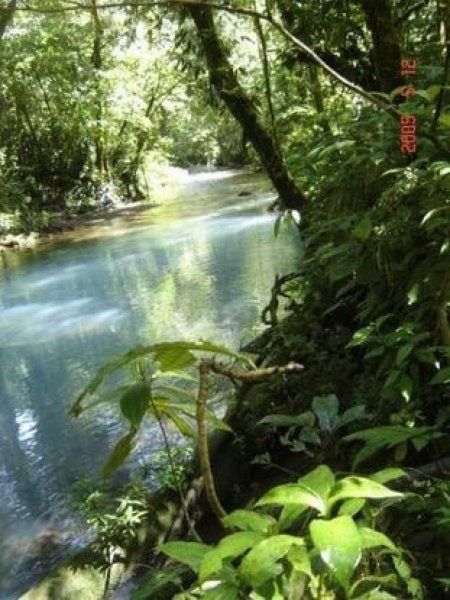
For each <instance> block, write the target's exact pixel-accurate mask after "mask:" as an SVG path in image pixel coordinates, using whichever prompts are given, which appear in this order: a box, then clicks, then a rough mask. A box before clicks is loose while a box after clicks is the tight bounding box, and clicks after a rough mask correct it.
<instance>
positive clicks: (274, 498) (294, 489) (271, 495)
mask: <svg viewBox="0 0 450 600" xmlns="http://www.w3.org/2000/svg"><path fill="white" fill-rule="evenodd" d="M267 504H281V505H283V506H284V505H286V504H296V505H298V504H300V505H303V506H310V507H311V508H314V509H316V510H317V511H319V512H320V513H323V512H324V511H325V502H324V500H323V498H321V497H320V495H319V494H317V493H316V492H313V491H312V490H310V489H309V488H307V487H306V486H304V485H301V484H299V483H287V484H285V485H279V486H277V487H274V488H272V489H271V490H270V491H268V492H267V494H265V495H264V496H263V497H262V498H261V499H260V500H259V501H258V502H257V503H256V506H265V505H267Z"/></svg>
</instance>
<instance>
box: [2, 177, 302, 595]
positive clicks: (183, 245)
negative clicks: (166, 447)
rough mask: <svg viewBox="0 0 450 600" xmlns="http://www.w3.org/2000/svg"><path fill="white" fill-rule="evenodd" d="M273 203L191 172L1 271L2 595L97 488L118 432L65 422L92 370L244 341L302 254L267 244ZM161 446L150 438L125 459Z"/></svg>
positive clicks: (258, 186)
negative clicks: (144, 352) (118, 360)
mask: <svg viewBox="0 0 450 600" xmlns="http://www.w3.org/2000/svg"><path fill="white" fill-rule="evenodd" d="M242 193H245V194H249V195H245V196H244V195H239V194H242ZM273 199H274V195H273V194H272V192H271V191H270V188H269V186H268V184H267V182H266V180H265V179H264V177H263V176H260V175H248V174H244V173H242V172H231V171H228V172H223V171H221V172H215V173H208V174H197V175H191V176H189V177H187V178H186V179H185V181H183V182H181V183H180V184H179V185H178V186H175V189H174V190H172V191H171V192H170V193H165V194H164V196H163V197H161V206H159V207H157V208H154V209H152V210H148V211H144V212H139V213H136V214H135V215H134V216H131V217H127V218H124V217H118V218H114V219H111V220H108V221H106V222H104V221H102V220H99V222H98V223H93V224H91V226H90V227H85V228H84V229H81V230H78V231H76V232H75V233H74V234H72V235H68V236H65V237H64V238H62V239H61V240H59V241H58V242H52V243H51V244H48V245H47V246H46V247H42V248H41V249H39V250H38V251H34V252H28V253H22V254H21V255H20V256H15V257H14V258H13V259H12V260H13V264H12V265H9V264H7V265H6V267H4V268H3V269H2V268H1V264H0V308H1V312H0V531H1V538H0V540H1V545H0V597H1V598H7V597H11V598H14V597H15V596H14V592H13V590H16V589H18V588H20V587H21V586H22V585H23V584H24V582H23V581H19V579H20V561H21V560H22V559H23V556H24V554H26V548H27V547H28V544H29V543H32V540H34V539H35V537H36V536H39V535H40V534H41V533H42V532H45V531H48V530H49V529H51V530H52V531H64V530H65V529H70V528H73V526H74V525H73V523H72V521H71V513H70V509H69V508H68V496H69V494H70V488H71V486H72V484H73V482H74V481H75V480H76V479H77V478H79V477H92V478H97V477H98V475H99V471H100V468H101V465H102V464H103V462H104V461H105V458H106V456H107V454H108V452H109V450H110V449H111V447H112V445H113V444H114V442H115V441H116V440H117V438H118V436H119V435H120V432H121V430H122V429H123V423H122V422H121V420H120V418H119V416H118V414H117V412H116V411H115V410H113V409H111V410H108V411H105V410H101V411H97V412H96V413H95V414H92V415H91V416H90V418H84V417H83V418H82V419H80V420H76V421H74V420H71V419H70V418H69V417H68V415H67V410H68V407H69V405H70V404H71V402H72V401H73V399H74V396H75V395H76V393H77V392H78V391H79V390H80V388H82V387H83V385H84V384H85V383H86V382H87V381H88V380H89V378H90V377H91V376H92V374H93V373H94V372H95V370H96V369H97V368H98V367H99V366H100V365H102V363H103V362H104V361H105V360H106V359H108V358H110V357H113V356H115V355H117V354H118V353H120V352H123V351H125V350H127V349H128V348H130V347H132V346H134V345H138V344H141V343H151V342H155V341H162V340H168V339H171V340H174V339H189V340H195V339H198V338H200V337H203V338H207V339H211V340H214V341H216V342H220V343H225V344H231V345H233V346H235V347H237V346H238V345H239V342H240V341H242V335H243V334H244V336H246V337H247V340H248V339H250V337H251V335H252V332H253V331H254V327H255V325H257V324H258V320H259V315H260V312H261V310H262V308H263V307H264V306H265V304H266V303H267V299H268V297H269V292H270V288H271V285H272V284H273V280H274V277H275V274H276V273H283V272H286V271H288V270H291V269H292V268H293V267H294V266H295V262H296V260H297V259H298V256H299V243H298V239H297V237H296V235H297V234H295V233H292V235H290V234H288V233H285V234H283V235H281V236H280V237H279V238H278V239H275V238H274V236H273V221H274V216H273V215H272V214H270V213H268V212H267V210H266V208H267V206H268V205H269V204H270V202H271V201H273ZM7 260H9V262H11V259H7ZM159 446H160V440H159V437H158V435H157V432H156V429H153V428H152V427H149V428H148V429H147V430H146V431H145V432H144V433H143V434H142V436H141V439H140V442H139V446H138V448H137V453H136V456H135V459H134V460H138V459H139V456H142V455H144V454H145V455H146V456H148V455H149V454H151V452H152V450H153V449H156V448H158V447H159ZM18 548H20V549H21V550H20V552H19V550H17V549H18ZM15 553H18V554H20V556H19V557H18V556H15ZM27 570H28V571H29V572H30V574H31V576H33V568H31V569H30V568H29V567H28V568H27ZM38 571H39V565H36V574H38Z"/></svg>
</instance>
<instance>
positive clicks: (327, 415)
mask: <svg viewBox="0 0 450 600" xmlns="http://www.w3.org/2000/svg"><path fill="white" fill-rule="evenodd" d="M311 406H312V409H313V411H314V413H315V414H316V415H317V418H318V420H319V425H320V427H321V429H323V430H325V431H331V430H332V429H333V428H334V426H335V425H336V424H337V421H338V418H337V416H338V413H339V400H338V399H337V397H336V396H335V395H334V394H330V395H329V396H316V397H315V398H313V401H312V405H311Z"/></svg>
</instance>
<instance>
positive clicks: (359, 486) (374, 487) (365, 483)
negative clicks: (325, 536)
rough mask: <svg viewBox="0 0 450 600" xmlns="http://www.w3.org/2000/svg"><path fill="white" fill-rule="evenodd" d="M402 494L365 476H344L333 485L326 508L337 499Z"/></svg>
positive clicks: (398, 495)
mask: <svg viewBox="0 0 450 600" xmlns="http://www.w3.org/2000/svg"><path fill="white" fill-rule="evenodd" d="M402 496H403V494H401V493H400V492H394V491H393V490H390V489H389V488H387V487H385V486H384V485H382V484H381V483H377V482H376V481H373V480H372V479H367V478H366V477H356V476H352V477H346V478H345V479H341V481H338V483H337V484H336V485H335V486H334V488H333V489H332V491H331V495H330V497H329V499H328V509H330V508H331V507H332V506H333V505H334V504H335V503H336V502H339V500H346V499H348V498H396V497H399V498H401V497H402Z"/></svg>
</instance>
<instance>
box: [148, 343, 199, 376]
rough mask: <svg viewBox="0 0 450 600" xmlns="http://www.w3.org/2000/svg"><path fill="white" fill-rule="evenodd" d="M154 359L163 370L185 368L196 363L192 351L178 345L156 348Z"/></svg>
mask: <svg viewBox="0 0 450 600" xmlns="http://www.w3.org/2000/svg"><path fill="white" fill-rule="evenodd" d="M154 359H155V361H156V362H157V363H159V368H160V370H161V371H163V372H164V371H176V370H177V369H184V368H186V367H189V366H191V365H193V364H194V363H195V356H194V355H193V354H192V352H190V351H189V350H187V349H185V348H180V347H179V346H177V345H174V346H168V347H164V348H161V349H160V350H156V351H155V356H154Z"/></svg>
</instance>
